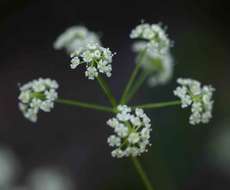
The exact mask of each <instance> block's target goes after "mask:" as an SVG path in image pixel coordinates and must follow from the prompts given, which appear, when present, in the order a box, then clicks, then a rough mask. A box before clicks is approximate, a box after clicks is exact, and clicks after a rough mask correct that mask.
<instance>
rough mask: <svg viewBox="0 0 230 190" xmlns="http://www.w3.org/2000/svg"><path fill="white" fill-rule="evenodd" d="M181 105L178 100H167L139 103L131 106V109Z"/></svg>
mask: <svg viewBox="0 0 230 190" xmlns="http://www.w3.org/2000/svg"><path fill="white" fill-rule="evenodd" d="M177 105H181V101H180V100H175V101H169V102H158V103H147V104H141V105H135V106H132V108H133V109H135V108H142V109H157V108H165V107H169V106H177Z"/></svg>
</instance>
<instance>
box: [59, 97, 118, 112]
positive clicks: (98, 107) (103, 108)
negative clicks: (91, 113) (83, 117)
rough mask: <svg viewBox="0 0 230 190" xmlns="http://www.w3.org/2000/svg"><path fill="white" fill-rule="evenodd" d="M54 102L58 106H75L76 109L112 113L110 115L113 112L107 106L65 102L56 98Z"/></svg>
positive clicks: (71, 101) (74, 101)
mask: <svg viewBox="0 0 230 190" xmlns="http://www.w3.org/2000/svg"><path fill="white" fill-rule="evenodd" d="M56 102H57V103H60V104H65V105H70V106H77V107H81V108H86V109H94V110H98V111H103V112H112V113H114V112H115V111H114V110H113V108H110V107H107V106H101V105H97V104H90V103H86V102H80V101H77V100H66V99H60V98H58V99H57V100H56Z"/></svg>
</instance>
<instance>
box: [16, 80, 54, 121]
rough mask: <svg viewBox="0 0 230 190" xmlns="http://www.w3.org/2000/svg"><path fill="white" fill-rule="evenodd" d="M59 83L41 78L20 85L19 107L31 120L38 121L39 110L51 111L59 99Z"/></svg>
mask: <svg viewBox="0 0 230 190" xmlns="http://www.w3.org/2000/svg"><path fill="white" fill-rule="evenodd" d="M57 88H58V83H57V82H56V81H55V80H51V79H49V78H47V79H43V78H39V79H37V80H33V81H31V82H28V83H26V84H24V85H23V86H21V87H20V95H19V97H18V99H19V100H20V102H19V109H20V110H21V111H22V113H23V115H24V116H25V117H26V118H27V119H29V120H30V121H31V122H36V121H37V114H38V112H39V110H42V111H44V112H50V110H51V109H52V108H53V107H54V101H55V100H56V99H57V97H58V94H57V92H56V90H57Z"/></svg>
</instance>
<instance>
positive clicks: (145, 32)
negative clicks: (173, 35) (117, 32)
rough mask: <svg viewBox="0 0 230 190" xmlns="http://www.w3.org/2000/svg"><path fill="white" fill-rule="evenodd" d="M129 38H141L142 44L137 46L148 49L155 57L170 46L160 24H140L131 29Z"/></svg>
mask: <svg viewBox="0 0 230 190" xmlns="http://www.w3.org/2000/svg"><path fill="white" fill-rule="evenodd" d="M130 38H132V39H139V40H141V42H142V44H141V46H139V48H142V49H143V50H144V49H146V50H147V51H150V52H151V54H154V56H155V57H156V56H160V55H164V54H166V53H167V52H168V50H169V48H170V46H171V42H170V40H169V38H168V36H167V34H166V32H165V30H164V29H163V28H162V27H161V25H160V24H151V25H150V24H147V23H143V24H140V25H138V26H136V28H134V29H133V30H132V31H131V34H130ZM139 45H140V44H139Z"/></svg>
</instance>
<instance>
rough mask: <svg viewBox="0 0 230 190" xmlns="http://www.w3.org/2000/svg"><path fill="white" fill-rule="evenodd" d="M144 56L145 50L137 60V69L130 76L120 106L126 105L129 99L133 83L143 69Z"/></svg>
mask: <svg viewBox="0 0 230 190" xmlns="http://www.w3.org/2000/svg"><path fill="white" fill-rule="evenodd" d="M144 54H145V50H143V51H142V52H141V53H140V54H139V56H138V58H137V64H136V66H135V68H134V70H133V72H132V74H131V76H130V79H129V81H128V83H127V85H126V87H125V90H124V92H123V94H122V96H121V100H120V104H125V103H126V98H127V95H128V93H129V90H130V88H131V87H132V85H133V82H134V80H135V78H136V75H137V73H138V71H139V70H140V68H141V64H142V59H143V56H144Z"/></svg>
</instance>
